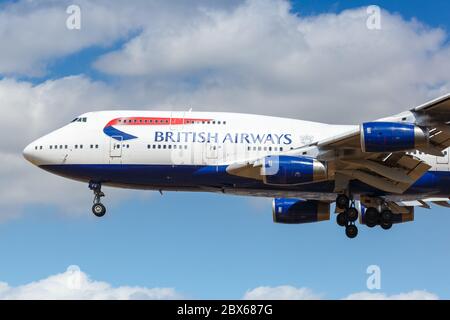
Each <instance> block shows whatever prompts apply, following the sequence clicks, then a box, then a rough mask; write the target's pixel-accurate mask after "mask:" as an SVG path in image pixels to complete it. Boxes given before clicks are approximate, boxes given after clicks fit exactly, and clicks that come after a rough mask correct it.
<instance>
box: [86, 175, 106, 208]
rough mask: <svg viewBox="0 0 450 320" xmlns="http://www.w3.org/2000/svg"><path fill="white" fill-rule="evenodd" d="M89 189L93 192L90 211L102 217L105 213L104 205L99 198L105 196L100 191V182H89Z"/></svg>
mask: <svg viewBox="0 0 450 320" xmlns="http://www.w3.org/2000/svg"><path fill="white" fill-rule="evenodd" d="M89 189H91V190H92V191H93V192H94V205H93V206H92V213H93V214H94V215H95V216H97V217H103V216H104V215H105V213H106V207H105V206H104V205H103V204H102V203H101V198H102V197H104V196H105V194H104V193H103V192H102V185H101V183H96V182H89Z"/></svg>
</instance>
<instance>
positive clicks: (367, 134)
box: [361, 122, 428, 152]
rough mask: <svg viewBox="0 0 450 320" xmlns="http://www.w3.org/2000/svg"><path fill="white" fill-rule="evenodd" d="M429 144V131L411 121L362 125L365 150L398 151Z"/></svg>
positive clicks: (362, 144) (362, 145) (363, 147)
mask: <svg viewBox="0 0 450 320" xmlns="http://www.w3.org/2000/svg"><path fill="white" fill-rule="evenodd" d="M427 145H428V133H427V132H426V131H424V130H423V129H422V128H420V127H418V126H416V125H414V124H410V123H397V122H367V123H364V124H362V125H361V148H362V151H363V152H397V151H407V150H413V149H418V148H420V147H426V146H427Z"/></svg>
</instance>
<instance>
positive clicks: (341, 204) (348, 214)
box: [336, 194, 359, 239]
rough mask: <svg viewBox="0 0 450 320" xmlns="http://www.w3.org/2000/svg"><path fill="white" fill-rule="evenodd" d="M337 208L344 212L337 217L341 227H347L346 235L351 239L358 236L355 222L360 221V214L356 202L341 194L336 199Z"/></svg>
mask: <svg viewBox="0 0 450 320" xmlns="http://www.w3.org/2000/svg"><path fill="white" fill-rule="evenodd" d="M336 206H337V207H338V208H339V209H341V210H344V211H343V212H341V213H339V214H338V215H337V217H336V222H337V224H338V225H339V226H341V227H345V234H346V235H347V237H349V238H350V239H353V238H355V237H356V236H357V235H358V228H357V227H356V226H355V221H356V220H358V217H359V212H358V210H357V209H356V208H355V202H354V201H350V199H349V197H347V196H346V195H345V194H340V195H338V196H337V198H336Z"/></svg>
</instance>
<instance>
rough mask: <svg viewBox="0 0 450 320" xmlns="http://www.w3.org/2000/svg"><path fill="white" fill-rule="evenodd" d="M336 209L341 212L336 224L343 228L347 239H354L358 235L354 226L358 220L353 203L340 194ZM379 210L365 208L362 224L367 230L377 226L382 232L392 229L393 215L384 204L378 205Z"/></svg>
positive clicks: (357, 213) (356, 210)
mask: <svg viewBox="0 0 450 320" xmlns="http://www.w3.org/2000/svg"><path fill="white" fill-rule="evenodd" d="M336 207H337V208H339V209H340V210H341V212H340V213H339V214H338V215H337V217H336V222H337V224H338V225H340V226H341V227H345V234H346V235H347V237H349V238H355V237H356V236H357V235H358V228H357V227H356V226H355V222H356V220H358V217H359V212H358V209H357V208H356V207H355V201H353V200H350V198H349V197H348V196H347V195H345V194H340V195H338V196H337V198H336ZM380 207H381V210H379V209H377V208H375V207H370V208H367V209H366V211H365V213H364V223H365V224H366V226H368V227H369V228H373V227H375V226H377V225H379V226H380V227H381V228H383V229H384V230H389V229H390V228H392V223H393V213H392V211H391V210H389V209H388V207H387V206H386V205H385V204H384V203H381V204H380Z"/></svg>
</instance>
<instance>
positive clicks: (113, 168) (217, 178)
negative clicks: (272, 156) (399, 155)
mask: <svg viewBox="0 0 450 320" xmlns="http://www.w3.org/2000/svg"><path fill="white" fill-rule="evenodd" d="M41 168H42V169H44V170H47V171H49V172H52V173H54V174H58V175H61V176H64V177H67V178H72V179H77V180H83V181H91V180H92V181H96V182H102V183H113V184H120V185H126V186H129V187H131V188H132V187H138V188H139V187H159V188H160V187H168V188H176V187H180V188H201V187H215V188H222V187H227V188H230V187H231V188H237V189H261V190H269V189H271V190H273V189H278V190H289V191H291V190H292V191H304V192H319V193H320V192H323V193H332V192H333V190H334V182H333V181H326V182H319V183H312V184H303V185H296V186H289V187H274V186H268V185H265V184H264V183H263V182H262V181H259V180H254V179H249V178H242V177H238V176H234V175H230V174H228V173H227V172H226V166H194V165H177V166H172V165H137V164H99V165H93V164H79V165H45V166H42V167H41ZM350 188H351V191H352V192H354V193H369V194H370V193H372V194H378V195H382V194H384V193H383V192H380V191H379V190H377V189H374V188H372V187H370V186H368V185H366V184H364V183H362V182H359V181H353V182H352V183H351V186H350ZM430 192H433V193H437V194H441V195H448V194H449V193H450V172H448V171H429V172H427V173H426V174H424V175H423V176H422V177H421V178H420V179H419V180H418V181H416V182H415V183H414V184H413V185H412V186H411V187H410V188H409V189H408V190H407V191H406V192H405V193H406V194H419V193H430Z"/></svg>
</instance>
